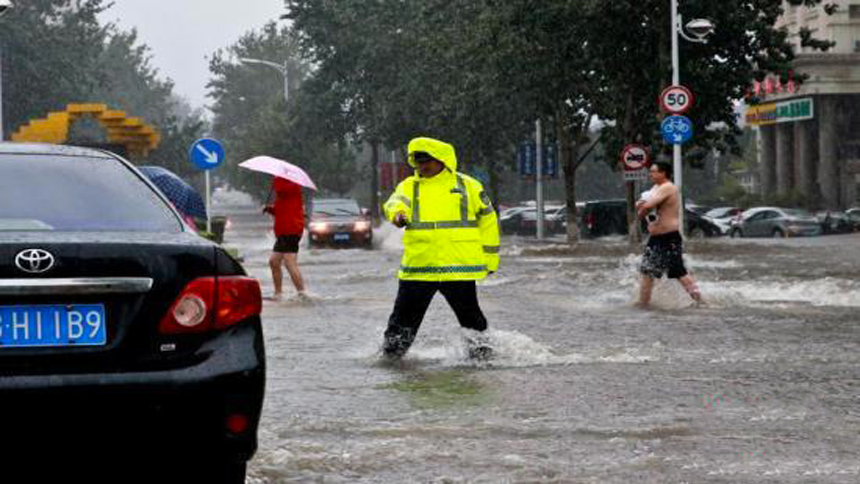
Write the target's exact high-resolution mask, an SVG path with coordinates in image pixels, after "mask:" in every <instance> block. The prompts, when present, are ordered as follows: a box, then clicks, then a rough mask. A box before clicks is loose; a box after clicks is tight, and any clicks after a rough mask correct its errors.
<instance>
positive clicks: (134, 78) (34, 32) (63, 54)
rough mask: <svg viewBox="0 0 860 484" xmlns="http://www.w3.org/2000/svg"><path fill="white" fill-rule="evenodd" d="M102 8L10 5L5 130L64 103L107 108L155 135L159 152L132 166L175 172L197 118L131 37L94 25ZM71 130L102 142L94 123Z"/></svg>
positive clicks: (0, 34)
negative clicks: (146, 126)
mask: <svg viewBox="0 0 860 484" xmlns="http://www.w3.org/2000/svg"><path fill="white" fill-rule="evenodd" d="M109 7H110V4H109V3H106V2H105V1H104V0H34V1H30V2H18V3H17V4H16V8H14V9H12V10H11V11H10V12H9V13H8V14H7V15H6V16H5V17H4V18H3V28H2V29H0V44H2V47H3V49H2V52H3V59H2V62H3V83H4V85H3V90H4V99H3V100H4V106H3V110H4V115H5V116H4V119H3V121H4V123H3V124H4V128H5V132H6V133H11V131H13V130H14V129H17V128H18V127H20V126H21V125H23V124H25V123H27V122H28V121H30V120H31V119H34V118H40V117H44V116H45V115H46V114H47V113H49V112H51V111H62V110H65V108H66V105H68V104H70V103H86V102H92V103H102V104H107V105H108V106H109V107H110V108H112V109H120V110H124V111H126V113H127V114H128V115H129V116H135V117H141V118H143V119H144V120H145V121H146V122H147V123H148V124H152V125H155V126H156V128H158V129H159V131H160V132H161V134H162V142H161V145H160V147H159V149H158V150H156V151H155V152H153V153H152V154H151V157H150V159H148V160H136V161H140V162H141V163H159V164H164V165H165V166H168V167H171V169H174V171H179V172H180V173H182V172H183V170H182V169H181V168H182V167H183V166H184V165H178V164H176V163H177V162H178V160H180V159H181V160H184V159H187V151H185V150H187V146H188V145H186V144H185V143H186V142H187V139H188V138H191V137H193V136H197V135H199V133H200V131H201V130H202V113H200V112H193V111H192V110H191V109H190V108H189V107H187V105H186V103H184V101H182V100H180V99H179V98H177V97H176V96H175V95H174V94H173V83H172V82H171V81H170V80H165V79H162V78H161V77H160V76H159V73H158V71H157V70H156V69H154V68H153V67H152V66H151V65H150V54H149V48H148V47H147V46H146V45H144V44H141V43H140V42H139V41H138V38H137V33H136V32H135V31H130V32H125V31H122V30H120V29H119V28H118V27H117V26H116V25H113V24H107V25H102V24H101V23H100V22H99V21H98V14H100V13H101V12H103V11H104V10H106V9H107V8H109ZM77 124H84V125H85V124H86V121H79V122H78V123H77ZM77 124H76V126H73V128H75V129H74V133H73V134H76V133H85V134H87V136H88V137H89V138H90V139H89V141H95V140H96V139H98V138H99V137H101V138H103V137H104V132H103V131H104V130H103V128H102V127H101V126H99V125H97V124H95V125H94V126H92V128H93V129H92V130H90V131H88V130H87V129H76V128H78V126H77ZM180 132H181V133H183V134H182V136H177V135H176V134H177V133H180ZM78 141H81V142H86V141H87V140H86V139H79V140H78ZM189 144H190V143H189ZM181 151H185V153H183V154H181V157H180V154H179V153H180V152H181ZM168 154H169V155H168Z"/></svg>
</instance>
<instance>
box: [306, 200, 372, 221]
mask: <svg viewBox="0 0 860 484" xmlns="http://www.w3.org/2000/svg"><path fill="white" fill-rule="evenodd" d="M314 215H323V216H330V217H336V216H338V215H361V210H360V209H359V208H358V202H356V201H355V200H336V201H335V200H315V201H314Z"/></svg>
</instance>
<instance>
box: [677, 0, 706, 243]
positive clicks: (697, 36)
mask: <svg viewBox="0 0 860 484" xmlns="http://www.w3.org/2000/svg"><path fill="white" fill-rule="evenodd" d="M671 5H672V85H673V86H680V85H681V73H680V63H681V61H680V54H679V53H678V35H680V36H681V37H684V39H685V40H687V41H689V42H696V43H699V44H704V43H707V42H708V41H707V37H708V36H709V35H710V34H711V33H712V32H713V31H714V24H712V23H711V22H710V21H709V20H705V19H695V20H693V21H691V22H690V23H688V24H687V30H689V31H690V33H691V34H693V36H694V37H690V36H688V35H687V34H686V33H685V32H684V27H683V26H682V25H683V24H682V23H683V20H682V17H681V14H679V13H678V0H671ZM681 154H682V153H681V145H680V144H679V143H676V144H674V145H673V151H672V162H673V163H672V172H673V173H674V178H675V180H674V181H675V186H677V187H678V201H679V202H680V203H679V204H680V206H681V210H679V211H678V212H679V213H678V224H679V227H680V232H681V233H682V234H683V233H684V195H683V189H682V187H683V180H684V178H683V172H682V169H683V165H682V162H681Z"/></svg>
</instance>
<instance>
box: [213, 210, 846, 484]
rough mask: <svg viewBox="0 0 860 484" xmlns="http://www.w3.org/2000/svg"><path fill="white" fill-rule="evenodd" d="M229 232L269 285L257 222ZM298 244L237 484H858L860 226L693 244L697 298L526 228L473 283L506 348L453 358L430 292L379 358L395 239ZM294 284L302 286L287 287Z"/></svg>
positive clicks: (245, 217)
mask: <svg viewBox="0 0 860 484" xmlns="http://www.w3.org/2000/svg"><path fill="white" fill-rule="evenodd" d="M221 210H222V211H223V212H225V213H227V214H228V215H229V217H230V219H231V226H230V228H229V229H228V231H227V234H226V243H225V244H226V245H227V246H232V247H236V248H238V249H239V252H240V254H241V255H242V256H243V257H244V259H245V266H246V268H247V269H248V270H249V271H250V273H251V274H252V275H253V276H255V277H258V278H260V280H261V281H262V282H263V288H264V289H263V290H264V293H267V292H268V293H270V292H271V278H270V276H269V272H268V266H267V265H266V263H267V257H268V254H269V251H270V249H271V245H272V243H273V242H274V238H273V235H272V234H271V233H270V231H269V229H270V226H269V224H270V221H269V219H268V217H265V216H263V215H262V214H260V213H259V212H258V209H257V208H256V207H255V206H252V205H250V204H236V203H235V202H233V204H232V205H229V206H226V205H222V206H221ZM375 237H376V240H375V244H374V245H375V246H376V248H375V250H372V251H365V250H358V249H355V250H320V249H314V250H309V249H307V247H306V240H303V241H302V250H301V252H300V254H299V261H300V265H301V268H302V271H303V273H304V277H305V280H306V282H307V284H308V288H309V291H310V293H311V295H312V297H311V298H310V301H302V300H298V299H295V298H288V299H287V300H285V301H281V302H277V303H274V302H265V303H264V314H263V318H264V324H265V331H266V345H267V347H266V350H267V357H268V380H267V391H266V403H265V408H264V413H263V420H262V424H261V430H260V449H259V451H258V453H257V456H256V457H255V459H254V460H253V461H252V462H251V463H250V465H249V478H248V482H253V483H282V482H284V483H286V482H327V483H330V482H439V483H443V482H444V483H460V482H486V483H497V482H575V483H605V482H618V483H631V482H655V483H663V482H673V483H682V482H690V483H743V482H775V483H776V482H779V483H799V482H816V483H849V482H858V481H860V445H858V443H860V436H858V432H860V405H858V404H860V369H858V363H860V343H858V342H860V327H858V319H860V318H858V312H860V311H858V309H860V280H858V277H857V275H858V274H860V234H853V235H843V236H832V237H819V238H814V239H801V240H779V241H771V240H759V241H750V240H742V241H739V240H732V239H720V240H713V241H701V242H699V241H697V242H693V243H691V244H690V245H689V246H688V259H687V260H688V267H689V268H690V269H691V272H692V273H693V275H694V277H696V278H697V280H698V282H699V284H700V286H701V288H702V293H703V295H704V297H705V299H706V301H707V302H708V305H707V307H702V308H693V307H690V303H689V300H688V297H687V296H686V294H685V293H684V292H683V291H682V289H681V288H680V286H679V285H678V284H677V283H675V282H674V281H672V282H671V283H665V282H664V283H662V284H658V285H657V287H656V289H655V294H654V306H655V307H654V309H652V310H649V311H642V310H638V309H635V308H633V306H632V304H633V302H634V300H635V297H636V294H637V290H638V273H637V265H638V262H639V253H638V252H637V251H632V250H631V249H630V248H629V247H628V246H627V245H626V244H624V243H623V242H622V241H621V240H618V239H610V240H602V241H587V242H584V243H583V244H581V245H580V247H578V248H576V249H575V250H571V249H568V248H567V247H565V246H563V245H561V244H552V243H548V244H537V243H536V242H534V241H532V240H529V239H523V238H506V239H504V240H503V243H502V267H501V270H500V272H499V273H498V274H496V275H494V276H492V277H491V278H489V279H488V280H486V281H484V282H482V283H480V284H479V289H478V290H479V298H480V300H481V304H482V306H483V309H484V313H485V314H486V315H487V318H488V320H489V324H490V329H491V338H492V342H493V346H494V347H495V348H496V350H497V357H496V358H495V359H493V360H492V361H491V362H489V363H475V362H471V361H469V360H467V359H466V358H465V356H464V348H463V346H462V343H461V333H460V329H459V327H458V325H457V323H456V319H455V317H454V315H453V313H452V312H451V310H450V308H449V307H448V306H447V304H446V303H445V301H444V299H443V298H442V297H441V296H439V295H437V297H436V298H435V299H434V302H433V304H432V305H431V307H430V310H429V311H428V314H427V317H426V318H425V320H424V323H423V325H422V328H421V332H420V333H419V337H418V339H417V341H416V344H415V346H413V348H412V350H411V351H410V353H409V354H408V356H407V357H406V359H405V360H404V361H403V362H401V363H399V364H394V365H392V364H385V363H382V362H380V360H379V357H378V349H379V346H380V343H381V340H382V332H383V330H384V328H385V324H386V321H387V318H388V315H389V313H390V311H391V308H392V304H393V301H394V297H395V294H396V290H397V280H396V269H397V267H398V263H399V259H400V248H401V245H400V240H399V239H400V236H399V233H398V232H397V231H396V230H394V229H393V228H392V227H390V226H384V227H382V228H380V229H378V230H377V231H376V234H375ZM287 288H288V289H287V294H292V292H291V291H292V289H291V287H289V286H287Z"/></svg>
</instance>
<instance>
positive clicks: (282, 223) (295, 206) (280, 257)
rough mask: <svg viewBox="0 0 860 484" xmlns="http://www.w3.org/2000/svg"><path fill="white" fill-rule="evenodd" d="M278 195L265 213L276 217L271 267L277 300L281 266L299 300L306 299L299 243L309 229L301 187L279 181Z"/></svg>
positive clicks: (277, 186)
mask: <svg viewBox="0 0 860 484" xmlns="http://www.w3.org/2000/svg"><path fill="white" fill-rule="evenodd" d="M272 191H274V192H275V203H274V204H271V205H267V206H266V207H265V208H264V209H263V210H264V211H265V212H267V213H269V214H271V215H272V216H274V217H275V237H276V240H275V246H274V248H273V249H272V255H271V257H269V267H270V268H271V269H272V281H273V282H274V285H275V294H274V295H273V296H272V298H273V299H275V300H279V299H281V297H282V294H283V292H282V289H283V279H284V276H283V272H282V271H281V264H283V265H284V266H285V267H286V268H287V272H288V273H289V274H290V279H292V281H293V285H294V286H296V291H298V293H299V296H304V295H305V283H304V281H303V280H302V273H301V271H300V270H299V261H298V253H299V241H300V240H301V239H302V232H303V231H304V228H305V211H304V206H303V205H302V189H301V187H300V186H299V185H297V184H295V183H293V182H291V181H288V180H285V179H283V178H275V180H274V182H272Z"/></svg>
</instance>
